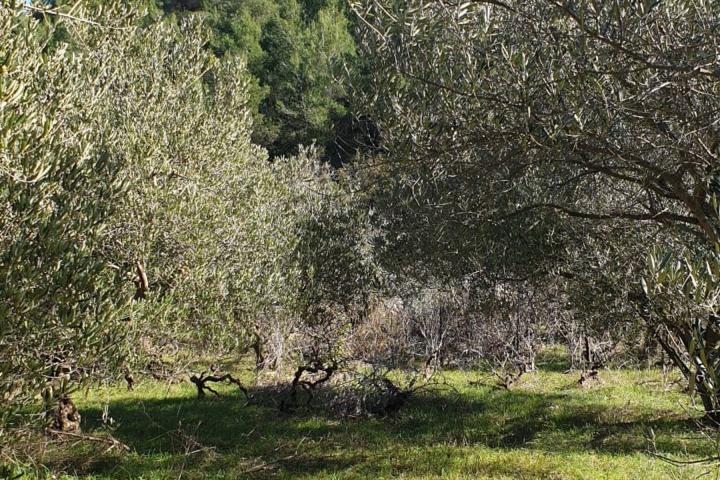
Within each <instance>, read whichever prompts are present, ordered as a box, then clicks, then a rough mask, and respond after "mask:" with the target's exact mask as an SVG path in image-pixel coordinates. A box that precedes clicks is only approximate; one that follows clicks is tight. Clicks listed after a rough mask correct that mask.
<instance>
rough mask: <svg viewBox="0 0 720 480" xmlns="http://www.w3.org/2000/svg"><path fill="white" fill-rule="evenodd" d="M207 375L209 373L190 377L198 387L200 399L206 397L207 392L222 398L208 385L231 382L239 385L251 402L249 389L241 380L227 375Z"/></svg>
mask: <svg viewBox="0 0 720 480" xmlns="http://www.w3.org/2000/svg"><path fill="white" fill-rule="evenodd" d="M206 373H207V372H202V373H201V374H200V375H191V376H190V381H191V382H192V383H194V384H195V387H197V393H198V398H203V397H205V390H207V391H209V392H212V393H214V394H215V396H216V397H219V396H220V394H219V393H218V392H217V391H216V390H214V389H213V388H212V387H211V386H209V385H207V383H208V382H229V383H234V384H235V385H237V387H238V388H239V389H240V391H241V392H243V394H244V395H245V398H246V399H247V400H250V394H249V393H248V390H247V388H245V387H244V386H243V384H242V383H241V382H240V380H238V379H237V378H235V377H233V376H232V375H231V374H229V373H226V374H225V375H207V376H206V375H205V374H206Z"/></svg>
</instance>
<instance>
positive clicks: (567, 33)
mask: <svg viewBox="0 0 720 480" xmlns="http://www.w3.org/2000/svg"><path fill="white" fill-rule="evenodd" d="M719 8H720V7H719V6H718V4H717V2H710V1H693V2H690V1H682V0H673V1H667V2H653V1H639V2H631V1H626V0H613V1H609V2H599V1H587V2H570V1H563V0H537V1H531V2H516V1H507V2H506V1H495V0H488V1H476V2H468V3H453V2H445V1H417V2H415V1H413V2H406V3H402V4H397V3H394V2H382V1H375V0H373V1H367V2H357V3H355V4H354V10H355V12H356V13H357V15H358V16H359V19H360V22H359V25H360V32H359V35H360V37H361V42H360V43H361V47H362V49H363V50H364V51H365V53H366V56H367V57H368V58H370V59H371V60H370V63H371V64H372V71H373V72H374V73H373V75H372V76H371V78H370V84H369V98H370V99H371V102H370V105H371V106H370V108H369V113H370V114H372V115H374V116H375V117H376V118H377V119H378V122H379V124H380V125H381V130H382V134H383V138H384V142H385V146H386V148H387V149H388V151H389V155H390V156H392V159H393V160H394V163H393V164H391V166H390V167H386V166H383V167H382V169H380V168H378V169H377V170H378V171H380V173H381V174H382V173H386V172H388V171H390V172H393V173H395V178H401V185H404V186H405V187H404V189H401V190H402V191H404V192H406V193H405V198H411V199H414V200H415V201H414V203H413V202H407V201H406V202H404V203H403V205H405V206H407V207H408V210H410V211H418V208H422V209H424V210H426V211H430V210H435V211H442V212H443V215H437V216H434V217H429V216H426V217H425V218H432V219H433V221H432V223H431V227H430V228H431V229H432V231H433V232H441V231H445V232H450V231H451V230H450V229H451V228H456V230H454V231H455V232H457V235H463V231H465V232H479V234H478V235H477V238H478V240H479V241H478V242H476V241H471V242H467V243H466V244H467V245H468V246H469V247H470V250H457V251H458V252H462V253H466V252H468V251H470V252H472V253H473V254H474V255H476V256H477V258H478V259H480V260H482V262H479V263H478V264H479V265H482V266H487V265H488V262H487V261H486V260H487V259H488V258H490V259H493V258H498V257H500V258H505V259H507V258H508V257H511V258H512V257H513V256H514V255H516V254H518V253H520V254H522V255H524V253H523V251H526V250H527V249H528V248H529V249H532V248H533V247H534V242H528V244H529V245H530V246H528V245H526V246H525V247H522V245H521V244H515V246H518V247H520V250H517V249H513V248H511V249H503V248H501V249H497V248H495V249H492V250H490V249H488V248H486V246H487V245H488V241H487V240H486V238H487V234H486V233H484V232H485V231H486V230H487V226H488V225H491V226H497V225H500V226H502V225H504V224H507V222H508V219H514V222H513V224H514V225H516V226H520V227H522V223H518V220H517V219H519V218H524V219H526V221H527V223H526V226H527V228H526V229H525V231H526V232H527V233H528V234H530V233H531V232H532V231H533V230H534V229H536V228H538V227H544V228H545V231H544V232H543V233H542V235H541V236H540V244H541V245H548V246H549V247H550V248H549V249H548V252H550V254H549V256H548V258H546V260H550V261H549V262H544V263H545V266H550V267H553V266H554V267H553V268H552V269H551V271H553V272H555V273H556V274H557V273H562V274H564V275H565V276H566V277H568V278H569V277H571V276H572V275H573V273H574V272H572V271H570V272H568V271H563V264H565V265H568V262H567V259H566V258H563V257H565V252H568V251H569V250H568V248H570V247H572V246H573V245H574V244H575V245H576V244H577V241H578V239H582V238H587V239H590V240H591V241H589V242H588V243H587V244H591V243H592V239H595V241H597V240H598V239H600V238H603V239H605V240H606V241H610V242H614V245H615V246H617V247H620V248H616V249H615V252H616V253H617V252H619V253H622V250H623V249H622V247H621V246H622V242H630V243H629V244H630V245H634V246H637V245H640V242H644V241H647V240H648V239H651V240H654V239H653V238H652V236H651V235H650V234H649V233H650V232H653V233H656V232H655V230H654V228H655V227H659V228H658V229H657V236H656V237H655V239H656V241H657V244H658V246H659V247H660V248H663V249H665V250H669V251H671V252H672V251H674V252H676V253H678V254H679V252H680V251H681V250H682V249H683V248H684V247H683V246H684V245H687V246H690V247H692V248H691V249H692V250H695V251H700V252H704V253H702V255H705V256H710V257H711V258H715V257H714V256H715V255H716V254H715V253H713V252H714V251H715V249H716V248H717V245H718V240H719V239H720V237H719V234H720V216H719V215H718V208H717V192H718V189H717V178H718V165H720V161H719V160H720V156H719V155H720V150H719V148H718V147H719V146H720V131H718V125H717V114H718V109H719V108H720V60H719V59H720V50H719V48H720V47H718V44H717V42H716V41H715V38H717V35H718V29H719V28H720V23H719V20H718V19H719V18H720V15H719V14H720V10H719ZM428 192H429V193H430V194H431V195H428ZM401 198H402V197H401ZM578 225H582V226H583V228H578V227H577V226H578ZM608 225H614V226H618V225H619V226H624V227H622V228H624V229H625V232H626V233H625V234H623V235H614V234H608V232H609V231H610V229H609V228H608V227H607V226H608ZM520 230H521V231H522V228H521V229H520ZM633 230H634V232H633ZM511 231H512V230H511ZM628 231H629V232H630V234H627V232H628ZM573 232H574V233H573ZM558 233H561V234H560V235H558ZM635 233H636V234H635ZM505 237H507V238H512V236H511V235H509V234H503V233H500V234H499V236H496V237H495V239H496V240H497V239H498V238H500V239H503V238H505ZM435 238H447V236H446V237H441V236H440V235H436V236H435ZM463 238H465V239H468V238H472V237H470V236H469V235H468V234H467V233H465V234H464V236H463ZM430 241H431V242H435V240H434V239H431V240H430ZM548 242H549V243H548ZM435 243H436V242H435ZM497 243H500V244H501V245H502V243H503V242H502V240H500V242H495V245H497ZM455 244H460V246H462V243H461V242H459V241H455ZM641 247H642V245H640V247H639V248H637V250H639V252H638V253H639V254H640V256H641V257H642V256H646V255H648V254H649V253H650V250H649V248H645V249H643V248H641ZM478 250H480V252H479V253H478ZM483 253H485V255H483ZM622 256H623V255H621V254H620V255H617V256H615V257H614V259H615V260H617V259H619V258H622ZM608 259H609V260H610V261H609V262H607V261H606V262H605V265H604V267H601V268H603V269H605V270H607V271H609V272H619V266H618V265H616V264H614V263H613V257H612V256H611V257H609V258H608ZM541 260H542V259H541ZM492 263H493V262H490V265H492ZM541 263H542V262H541ZM570 265H572V262H571V263H570ZM583 265H584V267H585V268H588V267H593V265H592V262H579V263H578V262H574V266H575V268H577V267H580V266H583ZM633 265H635V267H634V268H633V269H632V270H631V272H630V277H634V281H633V282H632V283H628V282H625V280H626V279H627V277H624V278H622V279H621V278H619V277H621V276H623V275H619V276H618V277H617V278H616V280H618V282H615V280H613V279H612V277H613V275H609V276H608V277H607V279H608V280H610V282H609V283H608V285H612V286H615V285H614V284H616V283H617V284H618V285H623V284H624V285H633V287H632V288H633V290H634V292H633V294H632V295H625V296H624V298H627V300H628V302H634V304H635V306H636V307H637V308H636V309H635V316H636V317H642V316H644V317H645V318H649V316H648V315H647V314H646V312H647V311H648V308H650V307H649V305H648V303H647V302H648V301H650V302H651V303H652V301H653V300H652V299H653V298H656V297H649V296H648V295H646V294H644V293H643V291H642V289H640V288H638V286H639V283H640V277H641V276H642V275H643V274H644V275H647V276H650V277H652V276H653V275H654V273H653V272H654V271H655V270H653V269H652V268H651V269H650V270H649V271H647V272H644V273H643V272H642V266H641V265H639V264H638V262H633ZM545 266H543V267H542V268H540V269H538V272H540V273H542V272H543V271H544V270H546V268H545ZM504 271H507V270H504ZM591 272H592V269H590V270H586V272H583V275H581V276H580V277H581V278H585V279H587V278H589V277H592V276H593V275H592V273H591ZM585 273H587V275H586V274H585ZM688 274H689V272H688ZM651 280H652V279H651ZM657 281H661V280H659V279H655V280H654V281H651V283H653V284H656V283H657ZM586 283H587V282H586ZM614 290H615V291H617V289H614ZM638 292H639V294H637V295H636V294H635V293H638ZM690 297H692V296H689V297H687V298H690ZM688 301H690V302H691V303H692V301H693V300H691V299H690V300H688ZM701 304H702V305H706V303H702V302H701ZM664 311H665V315H664V316H660V317H658V315H654V316H652V319H651V320H652V322H654V324H657V322H661V323H663V324H672V325H673V326H674V327H673V328H674V331H675V332H676V334H678V335H681V336H683V337H684V338H686V339H688V341H685V343H686V344H687V345H686V347H685V351H684V354H685V355H687V354H689V353H692V352H693V351H694V349H693V348H690V347H691V344H692V343H693V342H692V340H691V339H693V338H695V337H697V333H695V334H694V333H693V331H696V332H700V334H701V335H706V333H703V332H711V331H713V328H710V327H709V326H707V325H708V322H709V324H714V322H715V320H713V319H714V318H715V316H714V314H713V315H710V316H708V312H709V311H713V309H712V308H710V309H709V310H708V308H705V309H704V310H703V312H704V313H699V311H695V313H694V314H693V315H691V317H693V318H695V319H696V320H699V319H702V322H701V323H702V324H703V325H705V326H704V327H702V328H701V329H700V330H697V329H696V330H693V327H692V326H691V325H692V323H693V322H690V321H687V319H686V318H683V317H681V316H678V315H675V314H672V313H671V312H670V311H669V310H667V309H665V310H664ZM643 312H645V313H643ZM655 312H656V313H657V309H655ZM695 343H697V339H696V340H695ZM717 347H718V345H717V344H715V343H713V344H712V345H709V346H708V348H710V349H711V350H712V349H716V348H717ZM696 357H697V356H696ZM701 363H702V364H703V369H709V370H713V369H714V367H713V366H712V365H710V364H708V363H706V362H705V361H704V360H702V361H701ZM705 377H706V378H707V377H708V375H705Z"/></svg>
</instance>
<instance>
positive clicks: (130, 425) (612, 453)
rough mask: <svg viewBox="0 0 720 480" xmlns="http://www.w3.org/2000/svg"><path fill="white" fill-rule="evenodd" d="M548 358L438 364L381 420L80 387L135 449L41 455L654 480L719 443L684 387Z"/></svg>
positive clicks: (73, 462) (150, 386)
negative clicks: (504, 373) (426, 381)
mask: <svg viewBox="0 0 720 480" xmlns="http://www.w3.org/2000/svg"><path fill="white" fill-rule="evenodd" d="M556 367H557V365H556V364H555V363H553V362H548V364H547V365H546V367H545V368H544V369H543V368H541V369H540V370H538V371H537V372H535V373H532V374H528V375H527V376H525V377H523V379H522V381H521V382H520V383H519V384H518V385H517V386H516V387H513V389H512V390H511V391H505V390H500V389H496V388H492V387H491V386H483V385H481V386H478V385H476V384H474V382H476V381H477V380H480V381H481V382H486V383H487V384H492V379H491V377H490V376H489V375H488V374H483V373H480V372H446V373H445V374H444V376H445V378H446V379H447V382H448V383H449V384H450V385H452V386H453V387H454V388H444V389H442V390H439V391H425V392H422V393H419V394H418V395H417V396H415V397H413V399H412V401H411V403H410V404H409V405H408V406H407V407H406V408H404V409H403V410H401V411H400V412H399V413H398V414H397V415H395V416H393V417H391V418H385V419H378V418H371V419H351V420H338V419H336V418H332V417H330V416H326V415H323V414H322V412H300V413H294V414H282V413H279V412H278V411H277V409H274V408H271V407H265V406H257V405H245V402H244V398H243V397H241V396H239V395H238V394H236V392H235V391H234V390H233V389H232V388H231V387H227V388H223V389H222V394H223V395H222V397H221V398H219V399H216V398H207V399H205V400H197V399H195V391H194V387H193V386H192V385H189V384H184V385H176V386H170V387H168V386H165V385H162V384H159V383H153V382H150V381H146V382H144V383H142V384H141V385H140V386H139V387H138V388H137V389H136V390H135V391H133V392H127V391H124V389H122V388H120V387H117V388H110V389H102V390H94V391H91V392H89V393H87V394H85V395H80V394H77V395H76V397H75V399H76V402H77V403H78V405H79V407H80V408H81V411H82V413H83V415H84V422H85V426H84V428H85V431H86V432H87V433H96V434H101V433H102V431H103V430H102V428H101V425H100V418H101V415H102V410H103V407H104V405H106V404H107V405H108V406H109V414H110V416H111V417H112V418H113V419H114V420H115V422H116V425H115V431H114V433H113V434H114V436H115V437H116V438H118V439H120V440H122V441H123V442H126V443H127V444H129V445H131V446H132V447H133V448H134V451H133V452H132V453H128V454H123V455H121V454H114V453H112V452H110V453H106V454H104V453H102V448H101V447H100V446H98V445H85V446H76V447H74V448H72V449H70V450H69V451H68V450H65V451H56V452H53V453H51V454H50V455H49V456H48V458H47V461H48V462H49V463H50V466H51V468H54V469H64V470H65V471H67V472H70V473H72V474H73V475H76V476H78V477H80V478H94V479H106V478H113V479H115V478H133V479H139V478H143V479H166V478H167V479H170V478H172V479H177V478H187V479H200V478H202V479H224V478H293V479H296V478H308V479H309V478H321V479H346V478H371V479H378V478H497V479H500V478H508V479H521V478H525V479H531V478H532V479H534V478H544V479H565V478H567V479H575V478H588V479H601V478H606V479H624V478H628V479H636V478H638V479H639V478H641V479H659V478H697V477H698V476H699V475H700V474H702V473H704V472H706V471H708V470H709V467H698V466H695V467H684V468H678V467H674V466H671V465H669V464H668V463H667V462H664V461H662V460H660V459H658V458H656V457H654V456H653V455H651V454H650V453H649V452H650V451H655V452H657V453H659V454H662V455H666V456H669V457H672V458H677V459H685V460H688V459H696V458H701V457H704V456H708V455H713V454H714V452H715V450H714V448H713V445H712V442H710V441H709V440H707V439H706V438H705V437H704V436H703V435H702V434H701V433H700V432H699V429H698V426H697V416H698V415H697V412H696V410H694V409H692V408H691V407H690V400H689V398H688V396H687V395H686V394H684V393H682V391H681V387H680V386H679V385H678V384H671V383H668V381H667V380H668V379H667V378H664V377H663V375H662V374H661V372H659V371H653V370H650V371H647V370H643V371H639V370H622V371H621V370H609V371H602V372H601V374H600V375H601V378H602V382H601V383H599V384H598V385H595V386H593V387H590V388H583V387H580V386H578V385H577V379H578V377H579V374H578V373H577V372H575V373H567V374H565V373H563V372H562V370H563V369H562V368H559V367H558V368H556ZM98 432H100V433H98ZM188 436H190V437H192V438H193V439H194V440H195V441H196V442H197V443H193V442H192V441H188V438H189V437H188ZM196 450H199V451H197V452H195V453H189V454H188V453H187V452H188V451H190V452H193V451H196ZM716 475H717V472H715V471H714V470H713V471H712V472H711V476H710V477H709V478H716Z"/></svg>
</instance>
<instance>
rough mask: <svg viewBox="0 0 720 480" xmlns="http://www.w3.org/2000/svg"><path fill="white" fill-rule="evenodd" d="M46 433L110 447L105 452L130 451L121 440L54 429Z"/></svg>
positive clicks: (49, 429)
mask: <svg viewBox="0 0 720 480" xmlns="http://www.w3.org/2000/svg"><path fill="white" fill-rule="evenodd" d="M46 432H47V433H48V434H49V435H54V436H57V437H67V438H74V439H77V440H79V441H86V442H96V443H104V444H106V445H108V448H107V450H105V452H106V453H107V452H109V451H110V450H112V449H113V448H118V449H120V450H124V451H126V452H129V451H130V447H129V446H127V445H126V444H124V443H123V442H121V441H120V440H118V439H116V438H113V437H95V436H93V435H87V434H85V433H77V432H64V431H62V430H56V429H54V428H48V429H47V430H46Z"/></svg>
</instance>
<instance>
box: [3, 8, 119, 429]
mask: <svg viewBox="0 0 720 480" xmlns="http://www.w3.org/2000/svg"><path fill="white" fill-rule="evenodd" d="M123 28H124V26H123V24H122V22H118V23H115V24H113V25H112V29H113V30H112V31H111V32H110V35H109V38H108V40H107V42H111V41H113V40H112V39H113V38H114V39H117V38H118V37H119V36H120V33H121V30H122V29H123ZM0 31H2V33H1V34H0V72H2V73H1V74H0V274H1V275H2V300H0V358H1V359H2V360H0V395H1V397H2V406H0V436H1V435H2V433H3V431H4V430H3V428H4V427H5V426H8V425H18V424H20V423H22V421H23V420H25V419H27V418H29V417H20V416H19V412H20V410H21V409H23V408H25V407H26V406H27V405H28V404H31V403H35V401H36V399H37V398H38V397H39V394H40V393H41V392H44V393H45V394H46V396H52V394H53V389H61V390H63V389H65V388H66V385H65V384H66V383H67V382H68V381H69V380H71V379H72V380H78V379H82V378H87V377H89V376H92V374H93V372H94V371H95V370H97V369H103V368H112V367H113V366H114V365H115V364H116V363H117V362H118V361H119V358H120V355H121V346H122V340H123V338H124V328H122V323H121V322H120V319H121V316H122V313H123V310H124V309H125V308H126V306H127V303H128V300H129V298H127V297H122V296H121V295H118V290H117V286H118V279H117V276H116V274H115V272H113V271H112V270H110V269H108V268H107V263H106V261H105V260H104V259H103V258H102V256H101V255H100V254H99V252H100V250H101V246H102V245H101V244H102V241H103V238H104V234H105V231H106V229H107V228H108V226H109V225H110V219H111V218H112V216H113V215H114V212H115V206H116V202H118V201H119V199H120V198H121V196H122V195H123V192H124V191H125V188H124V182H123V178H122V176H121V174H120V172H121V171H122V169H123V166H124V163H123V159H122V158H118V157H117V156H114V155H112V154H111V153H110V152H109V146H110V145H112V144H113V143H114V142H116V141H118V140H119V137H118V135H116V133H117V132H113V131H110V132H103V133H102V134H100V132H97V131H95V130H93V129H92V128H88V127H89V125H88V122H89V121H92V120H94V119H96V118H97V117H98V116H99V115H100V114H101V111H100V110H99V109H98V108H97V107H96V105H97V102H98V101H99V100H100V98H101V97H102V96H103V91H102V88H101V86H99V85H97V88H93V89H84V88H79V86H81V85H86V84H87V76H88V71H87V70H86V65H87V63H86V62H87V56H86V55H85V53H86V52H80V51H73V50H72V49H70V48H68V46H67V45H60V46H57V47H56V48H54V49H49V48H48V46H47V38H48V37H47V34H46V32H45V31H44V29H42V28H40V25H39V22H37V21H36V20H34V19H32V18H31V17H29V16H28V15H27V14H26V13H25V12H24V11H23V10H22V8H21V7H19V6H18V5H17V4H16V2H13V1H4V2H0ZM113 32H115V34H114V35H113ZM113 61H114V62H115V65H114V66H115V68H117V65H118V63H119V62H120V61H121V59H119V58H114V59H108V62H109V68H112V67H113V64H112V63H111V62H113ZM24 411H25V413H28V411H27V410H24ZM0 443H5V441H1V442H0Z"/></svg>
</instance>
